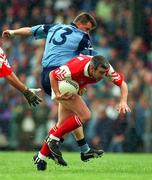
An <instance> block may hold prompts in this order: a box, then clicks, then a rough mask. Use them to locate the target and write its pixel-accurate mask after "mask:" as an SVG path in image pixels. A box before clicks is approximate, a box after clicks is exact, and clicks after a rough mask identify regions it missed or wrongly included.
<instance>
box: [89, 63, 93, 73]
mask: <svg viewBox="0 0 152 180" xmlns="http://www.w3.org/2000/svg"><path fill="white" fill-rule="evenodd" d="M88 71H89V72H88V73H89V74H90V75H92V73H93V71H94V67H93V65H92V64H90V65H89V68H88Z"/></svg>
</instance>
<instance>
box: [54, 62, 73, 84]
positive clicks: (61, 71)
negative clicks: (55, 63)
mask: <svg viewBox="0 0 152 180" xmlns="http://www.w3.org/2000/svg"><path fill="white" fill-rule="evenodd" d="M55 74H56V78H57V79H58V80H59V81H62V80H64V79H65V78H71V72H70V69H69V68H68V66H66V65H64V66H61V67H59V68H58V69H57V70H56V71H55Z"/></svg>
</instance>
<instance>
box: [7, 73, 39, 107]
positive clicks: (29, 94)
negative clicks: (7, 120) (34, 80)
mask: <svg viewBox="0 0 152 180" xmlns="http://www.w3.org/2000/svg"><path fill="white" fill-rule="evenodd" d="M5 79H6V80H7V81H8V82H9V84H11V85H12V86H13V87H15V88H16V89H17V90H19V91H20V92H21V93H22V94H23V95H24V96H25V98H26V99H27V101H28V103H29V104H30V106H31V105H32V106H36V105H37V104H39V103H40V102H42V100H41V99H40V98H39V96H37V95H36V92H39V91H40V90H41V89H29V88H27V87H26V86H25V85H24V84H23V83H22V82H21V81H20V80H19V79H18V77H17V76H16V75H15V73H14V72H12V73H11V74H9V75H7V76H5Z"/></svg>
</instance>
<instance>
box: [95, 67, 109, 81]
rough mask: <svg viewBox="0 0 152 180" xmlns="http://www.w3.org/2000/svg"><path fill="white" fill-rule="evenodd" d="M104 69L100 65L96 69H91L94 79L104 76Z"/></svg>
mask: <svg viewBox="0 0 152 180" xmlns="http://www.w3.org/2000/svg"><path fill="white" fill-rule="evenodd" d="M106 71H107V70H106V69H103V68H102V67H98V68H97V69H96V70H95V69H94V70H93V71H92V76H93V77H94V78H95V79H97V80H98V79H101V78H103V77H104V76H105V74H106Z"/></svg>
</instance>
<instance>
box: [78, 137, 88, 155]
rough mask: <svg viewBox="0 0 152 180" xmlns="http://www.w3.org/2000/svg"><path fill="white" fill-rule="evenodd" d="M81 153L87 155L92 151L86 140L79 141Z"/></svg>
mask: <svg viewBox="0 0 152 180" xmlns="http://www.w3.org/2000/svg"><path fill="white" fill-rule="evenodd" d="M77 143H78V146H79V148H80V151H81V153H87V152H88V151H89V150H90V147H89V145H88V144H87V142H86V140H85V138H83V139H81V140H79V141H77Z"/></svg>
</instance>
